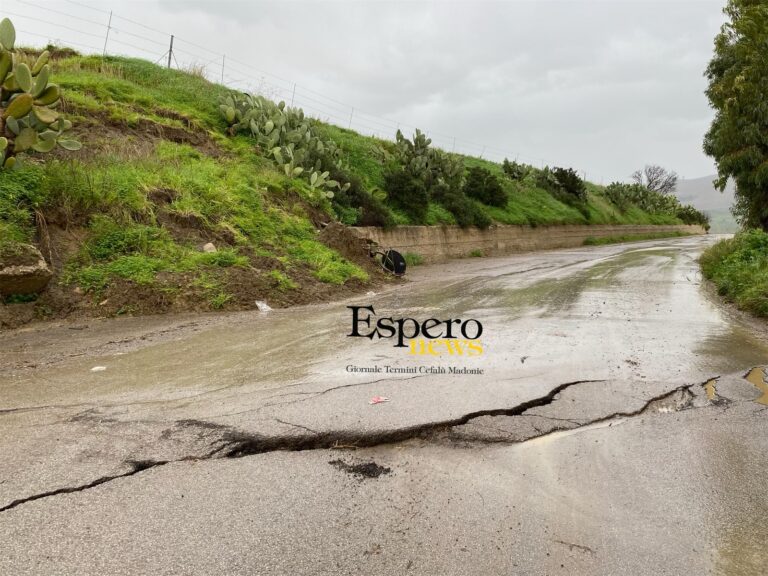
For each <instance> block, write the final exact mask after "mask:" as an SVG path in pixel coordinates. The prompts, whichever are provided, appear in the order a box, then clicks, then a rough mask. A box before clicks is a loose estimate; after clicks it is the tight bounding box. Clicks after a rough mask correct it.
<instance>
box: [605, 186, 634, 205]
mask: <svg viewBox="0 0 768 576" xmlns="http://www.w3.org/2000/svg"><path fill="white" fill-rule="evenodd" d="M632 186H634V185H633V184H623V183H621V182H611V183H610V184H609V185H608V186H606V188H605V190H604V191H603V194H604V195H605V197H606V199H607V200H608V201H609V202H610V203H611V204H613V205H614V206H616V208H618V209H619V210H620V211H622V212H625V211H626V210H627V209H628V208H629V207H630V206H631V205H632V194H631V192H630V190H629V188H631V187H632Z"/></svg>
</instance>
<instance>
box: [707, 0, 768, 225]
mask: <svg viewBox="0 0 768 576" xmlns="http://www.w3.org/2000/svg"><path fill="white" fill-rule="evenodd" d="M724 12H725V14H726V16H727V17H728V22H726V23H725V24H724V25H723V26H722V28H721V30H720V33H719V34H718V35H717V37H716V38H715V54H714V56H713V58H712V61H711V62H710V63H709V66H708V67H707V71H706V76H707V78H708V80H709V87H708V88H707V91H706V94H707V97H708V98H709V101H710V104H711V105H712V107H713V108H714V109H715V112H716V114H715V119H714V120H713V121H712V126H711V127H710V129H709V132H707V134H706V136H705V137H704V151H705V152H706V153H707V154H708V155H710V156H712V157H713V158H714V159H715V161H716V162H717V172H718V179H717V180H716V181H715V185H716V186H717V187H718V188H719V189H720V190H721V191H722V190H724V189H725V185H726V183H727V181H728V179H729V178H733V179H734V181H735V182H736V204H735V206H734V207H733V209H732V210H733V213H734V215H735V216H736V218H737V219H738V220H739V222H740V223H741V224H742V225H743V226H749V227H760V228H762V229H763V230H766V231H768V136H767V135H768V98H766V95H767V94H768V3H766V2H765V0H729V2H728V4H727V6H726V7H725V10H724Z"/></svg>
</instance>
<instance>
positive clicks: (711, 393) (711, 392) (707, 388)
mask: <svg viewBox="0 0 768 576" xmlns="http://www.w3.org/2000/svg"><path fill="white" fill-rule="evenodd" d="M715 384H717V378H712V379H711V380H707V381H706V382H704V393H705V394H706V395H707V400H709V401H710V402H712V401H714V399H715V398H717V388H715Z"/></svg>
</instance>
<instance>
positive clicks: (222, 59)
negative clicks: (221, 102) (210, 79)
mask: <svg viewBox="0 0 768 576" xmlns="http://www.w3.org/2000/svg"><path fill="white" fill-rule="evenodd" d="M226 60H227V55H226V54H222V55H221V83H222V84H224V63H225V62H226Z"/></svg>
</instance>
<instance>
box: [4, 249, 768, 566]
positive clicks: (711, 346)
mask: <svg viewBox="0 0 768 576" xmlns="http://www.w3.org/2000/svg"><path fill="white" fill-rule="evenodd" d="M712 241H713V239H712V238H685V239H675V240H666V241H653V242H644V243H637V244H629V245H621V246H608V247H600V248H585V249H575V250H564V251H557V252H544V253H535V254H527V255H519V256H512V257H507V258H492V259H491V258H488V259H467V260H462V261H459V262H452V263H447V264H443V265H439V266H431V267H424V268H416V269H415V270H414V271H413V272H412V274H411V282H409V283H408V284H407V285H405V286H401V287H398V288H396V289H392V290H389V291H387V292H384V293H381V294H376V295H364V296H361V297H359V298H355V299H353V300H351V301H348V302H342V303H334V304H327V305H319V306H310V307H304V308H293V309H287V310H276V311H273V312H270V313H266V314H263V313H258V312H253V313H238V314H229V315H216V316H203V317H200V316H198V317H193V316H190V317H184V318H137V319H121V320H109V321H98V320H89V321H86V322H83V321H80V322H78V323H61V324H58V325H47V326H42V325H41V326H37V327H32V328H28V329H25V330H18V331H14V332H7V333H3V334H0V368H2V376H0V461H2V462H3V466H2V468H1V469H0V542H2V543H3V546H2V549H3V550H4V553H3V554H2V555H0V573H9V574H11V573H12V574H146V573H157V574H212V573H221V574H285V573H302V574H329V573H338V574H347V573H359V572H366V573H373V574H389V573H392V574H396V573H397V574H403V573H407V574H411V573H413V574H437V573H440V574H469V573H473V574H475V573H487V574H496V573H504V574H556V573H563V574H566V573H568V574H614V573H617V572H621V573H625V574H707V573H711V574H728V575H741V574H745V575H746V574H756V573H761V572H765V570H763V569H758V568H760V567H762V568H765V567H766V566H768V551H766V549H765V544H764V543H765V542H766V541H768V540H767V537H768V521H766V520H765V518H766V511H767V510H766V509H768V495H767V494H768V493H766V492H765V490H764V487H763V486H764V482H763V479H764V478H765V476H766V474H767V473H768V458H767V457H766V454H767V452H766V448H768V446H767V444H768V434H766V432H768V430H767V429H766V428H767V425H766V415H767V414H766V412H765V408H766V406H765V402H764V401H763V400H762V399H763V396H764V395H765V394H766V393H767V391H768V385H766V384H765V374H764V372H763V370H762V369H761V368H758V369H757V370H753V368H755V367H759V366H764V365H765V364H768V341H767V340H766V337H765V332H764V331H762V330H761V328H760V327H759V326H755V325H754V324H752V323H749V322H748V321H746V320H744V319H743V318H742V317H741V316H740V315H738V314H732V313H730V312H728V311H727V310H726V309H724V308H722V307H721V306H720V305H719V304H718V303H717V302H716V301H715V299H714V298H713V297H711V296H710V295H709V292H708V290H707V289H706V288H705V287H704V286H702V282H701V277H700V274H699V272H698V268H697V264H696V258H697V256H698V254H699V252H700V251H701V249H703V247H704V246H706V245H707V244H708V243H710V242H712ZM371 304H372V305H373V306H375V310H376V313H377V315H378V316H390V315H393V316H396V317H413V318H417V319H419V320H424V319H427V318H429V317H435V318H437V319H441V320H444V319H456V318H463V319H466V318H474V319H477V320H479V321H480V322H481V323H482V325H483V329H484V330H483V334H482V337H481V338H480V340H481V341H482V345H483V349H484V352H483V354H482V355H480V356H474V357H468V356H466V355H462V356H456V355H452V356H447V355H442V356H439V357H438V356H414V355H411V354H409V349H408V348H402V349H401V348H394V347H393V342H392V341H391V340H383V339H382V340H372V341H371V340H368V339H366V338H349V337H347V336H346V335H347V334H348V333H349V332H350V330H351V312H350V310H349V309H347V308H346V306H348V305H360V306H365V305H371ZM348 366H355V367H358V368H371V367H375V366H378V367H379V368H380V369H381V370H382V372H381V373H376V374H371V373H361V372H349V371H348V370H347V367H348ZM387 366H389V367H392V368H396V369H406V372H405V373H386V367H387ZM451 367H454V368H459V369H461V368H463V369H466V370H467V371H469V372H472V371H479V370H482V374H449V373H446V374H430V373H424V372H423V369H424V368H434V369H436V370H437V369H440V368H442V369H445V370H446V372H447V371H448V369H449V368H451ZM420 368H422V372H420V371H419V369H420ZM374 396H384V397H386V398H388V399H389V401H388V402H385V403H381V404H375V405H372V404H370V400H371V398H372V397H374ZM329 462H334V464H330V463H329ZM374 462H375V464H372V463H374ZM355 466H357V467H355ZM115 543H118V544H115Z"/></svg>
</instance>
